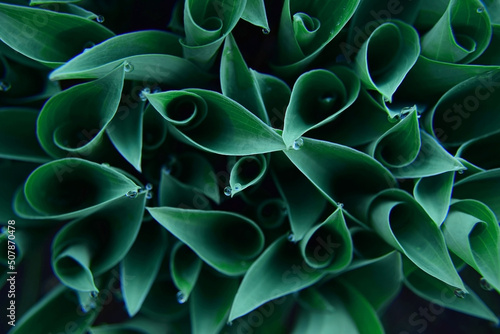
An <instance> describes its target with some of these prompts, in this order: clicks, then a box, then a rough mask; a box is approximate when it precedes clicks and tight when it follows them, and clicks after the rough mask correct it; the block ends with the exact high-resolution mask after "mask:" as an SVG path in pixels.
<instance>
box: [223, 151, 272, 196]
mask: <svg viewBox="0 0 500 334" xmlns="http://www.w3.org/2000/svg"><path fill="white" fill-rule="evenodd" d="M267 160H268V159H267V158H266V157H265V156H264V155H262V154H260V155H255V156H248V157H243V158H240V159H239V160H238V161H236V163H235V164H234V166H233V168H232V169H231V173H230V177H229V186H230V187H231V197H233V196H234V195H236V194H237V193H238V192H240V191H243V190H244V189H246V188H248V187H251V186H253V185H256V184H257V183H258V182H259V181H261V180H262V178H263V177H264V175H265V174H266V172H267V165H268V163H267Z"/></svg>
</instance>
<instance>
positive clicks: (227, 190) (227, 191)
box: [224, 186, 233, 196]
mask: <svg viewBox="0 0 500 334" xmlns="http://www.w3.org/2000/svg"><path fill="white" fill-rule="evenodd" d="M232 193H233V189H231V187H229V186H227V187H226V188H224V195H226V196H231V194H232Z"/></svg>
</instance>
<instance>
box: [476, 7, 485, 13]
mask: <svg viewBox="0 0 500 334" xmlns="http://www.w3.org/2000/svg"><path fill="white" fill-rule="evenodd" d="M482 12H484V8H483V7H478V8H477V9H476V13H478V14H481V13H482Z"/></svg>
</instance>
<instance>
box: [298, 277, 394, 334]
mask: <svg viewBox="0 0 500 334" xmlns="http://www.w3.org/2000/svg"><path fill="white" fill-rule="evenodd" d="M320 292H321V293H322V294H323V295H324V296H325V298H326V299H327V300H328V301H329V302H330V303H331V305H332V306H333V307H334V309H335V311H333V312H323V313H320V312H317V311H316V312H314V313H312V312H306V313H305V314H304V315H303V316H302V317H300V318H299V321H298V323H297V324H296V326H295V328H294V332H293V333H297V334H298V333H325V334H326V333H331V326H332V325H331V324H332V323H335V328H338V330H339V331H341V332H342V333H349V334H350V333H353V334H356V333H373V334H375V333H380V334H382V333H384V330H383V327H382V324H381V322H380V320H379V318H378V316H377V314H376V312H375V310H374V309H373V307H372V306H371V305H370V304H369V303H368V301H367V300H366V299H365V298H364V296H363V295H361V293H360V292H359V291H357V290H356V289H355V288H353V287H352V286H351V285H350V284H348V283H347V282H345V281H343V280H338V281H334V282H333V283H330V284H325V285H324V286H322V287H321V289H320Z"/></svg>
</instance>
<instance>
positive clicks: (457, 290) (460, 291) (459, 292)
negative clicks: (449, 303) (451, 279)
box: [453, 289, 467, 298]
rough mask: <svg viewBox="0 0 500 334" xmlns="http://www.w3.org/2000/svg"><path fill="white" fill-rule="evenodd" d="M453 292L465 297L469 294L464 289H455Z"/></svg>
mask: <svg viewBox="0 0 500 334" xmlns="http://www.w3.org/2000/svg"><path fill="white" fill-rule="evenodd" d="M453 293H454V294H455V296H457V297H458V298H465V295H466V294H467V293H466V292H465V291H464V290H462V289H455V291H453Z"/></svg>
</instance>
